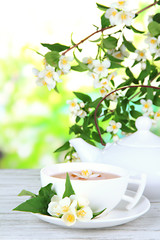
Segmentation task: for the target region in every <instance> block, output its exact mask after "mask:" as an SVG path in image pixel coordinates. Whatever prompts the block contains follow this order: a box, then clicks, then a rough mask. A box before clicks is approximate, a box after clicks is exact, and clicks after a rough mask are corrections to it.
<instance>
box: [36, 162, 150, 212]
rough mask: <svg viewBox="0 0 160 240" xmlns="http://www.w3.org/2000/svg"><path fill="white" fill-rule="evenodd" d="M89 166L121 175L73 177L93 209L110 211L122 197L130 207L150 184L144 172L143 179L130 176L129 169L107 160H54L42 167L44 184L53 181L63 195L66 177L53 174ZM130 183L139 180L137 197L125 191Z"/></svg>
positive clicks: (74, 185) (99, 170) (76, 188)
mask: <svg viewBox="0 0 160 240" xmlns="http://www.w3.org/2000/svg"><path fill="white" fill-rule="evenodd" d="M86 169H90V170H92V171H93V172H100V173H101V172H104V173H111V174H116V175H118V176H119V177H118V178H112V179H101V180H71V183H72V186H73V189H74V191H75V194H76V195H77V197H78V196H81V197H85V198H87V199H88V200H89V202H90V207H91V209H92V210H93V212H98V211H101V210H103V209H104V208H107V212H110V211H111V210H112V209H114V208H115V207H116V206H117V205H118V204H119V203H120V201H121V200H125V201H127V202H129V203H128V204H127V205H126V206H125V208H126V209H128V210H129V209H131V208H133V207H134V206H135V205H136V204H137V203H138V201H139V200H140V198H141V196H142V194H143V191H144V188H145V184H146V175H144V174H142V175H141V176H140V178H139V179H135V178H130V174H129V172H128V171H127V170H125V169H123V168H119V167H115V166H111V165H107V164H98V163H81V162H79V163H59V164H53V165H51V166H48V167H45V168H43V169H42V170H41V173H40V174H41V183H42V186H46V185H47V184H49V183H52V184H53V188H54V189H55V191H56V193H57V195H58V196H59V197H62V196H63V193H64V190H65V179H61V178H58V177H52V175H54V174H58V173H64V172H66V173H67V172H77V171H82V170H86ZM128 183H135V184H137V185H138V189H137V192H136V193H135V196H134V197H130V196H127V195H125V192H126V190H127V186H128Z"/></svg>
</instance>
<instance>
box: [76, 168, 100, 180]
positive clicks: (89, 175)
mask: <svg viewBox="0 0 160 240" xmlns="http://www.w3.org/2000/svg"><path fill="white" fill-rule="evenodd" d="M73 174H74V175H75V176H77V177H79V178H82V179H88V178H94V177H98V176H100V174H99V173H93V172H92V170H90V169H86V170H82V171H81V172H80V173H73Z"/></svg>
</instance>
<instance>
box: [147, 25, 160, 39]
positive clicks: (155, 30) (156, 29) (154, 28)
mask: <svg viewBox="0 0 160 240" xmlns="http://www.w3.org/2000/svg"><path fill="white" fill-rule="evenodd" d="M148 30H149V32H150V34H151V35H152V36H153V37H156V36H158V35H159V34H160V24H159V23H158V22H155V21H152V22H150V23H149V24H148Z"/></svg>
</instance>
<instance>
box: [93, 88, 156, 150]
mask: <svg viewBox="0 0 160 240" xmlns="http://www.w3.org/2000/svg"><path fill="white" fill-rule="evenodd" d="M137 87H145V88H153V89H159V90H160V87H155V86H149V85H132V86H125V87H121V88H117V89H115V90H114V91H112V92H110V93H108V94H107V95H106V96H105V97H103V98H102V99H101V100H100V102H99V103H98V105H97V107H96V109H95V112H94V121H95V125H96V128H97V131H98V135H99V137H100V141H101V144H102V145H103V146H105V145H106V144H105V143H104V142H103V139H102V136H101V132H100V129H99V126H98V122H97V111H98V108H99V106H100V104H101V103H102V102H103V101H104V100H105V99H106V98H107V97H108V96H110V95H111V94H112V93H115V92H118V91H120V90H124V89H126V88H137Z"/></svg>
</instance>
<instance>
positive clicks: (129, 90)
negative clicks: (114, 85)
mask: <svg viewBox="0 0 160 240" xmlns="http://www.w3.org/2000/svg"><path fill="white" fill-rule="evenodd" d="M136 91H137V88H136V87H134V88H129V89H128V90H127V92H126V97H131V96H132V95H133V94H134V93H135V92H136Z"/></svg>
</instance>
